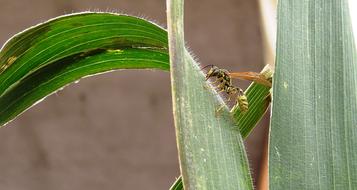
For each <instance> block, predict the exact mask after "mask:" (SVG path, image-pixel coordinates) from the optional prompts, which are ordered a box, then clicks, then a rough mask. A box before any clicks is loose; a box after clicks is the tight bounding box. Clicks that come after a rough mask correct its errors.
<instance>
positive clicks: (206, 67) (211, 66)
mask: <svg viewBox="0 0 357 190" xmlns="http://www.w3.org/2000/svg"><path fill="white" fill-rule="evenodd" d="M213 66H214V65H206V66H204V67H201V70H203V69H205V68H207V67H213Z"/></svg>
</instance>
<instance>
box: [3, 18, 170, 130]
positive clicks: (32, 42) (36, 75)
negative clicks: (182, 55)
mask: <svg viewBox="0 0 357 190" xmlns="http://www.w3.org/2000/svg"><path fill="white" fill-rule="evenodd" d="M168 62H169V56H168V53H167V33H166V31H165V30H163V29H162V28H160V27H158V26H156V25H154V24H152V23H150V22H147V21H145V20H142V19H139V18H135V17H130V16H125V15H116V14H110V13H84V14H77V15H71V16H66V17H59V18H57V19H54V20H52V21H50V22H46V23H42V24H40V25H38V26H35V27H33V28H31V29H29V30H26V31H24V32H22V33H20V34H18V35H16V36H15V37H14V38H12V39H11V40H10V41H9V42H8V43H7V44H6V45H5V46H4V47H3V49H2V50H1V52H0V68H1V69H0V81H1V83H0V94H1V95H0V126H2V125H4V124H5V123H7V122H8V121H10V120H11V119H13V118H15V117H16V116H17V115H18V114H20V113H21V112H23V111H24V110H26V109H28V108H29V107H30V106H31V105H33V104H34V103H36V102H37V101H39V100H41V99H42V98H44V97H46V96H47V95H49V94H51V93H53V92H55V91H56V90H58V89H60V88H61V87H63V86H65V85H67V84H69V83H71V82H74V81H76V80H78V79H80V78H82V77H85V76H88V75H93V74H98V73H103V72H107V71H111V70H115V69H163V70H168V69H169V64H168Z"/></svg>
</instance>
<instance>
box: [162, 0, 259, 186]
mask: <svg viewBox="0 0 357 190" xmlns="http://www.w3.org/2000/svg"><path fill="white" fill-rule="evenodd" d="M167 12H168V19H167V20H168V31H169V47H170V48H169V49H170V62H171V65H170V66H171V70H170V73H171V84H172V85H171V86H172V93H173V106H174V118H175V127H176V135H177V143H178V149H179V156H180V166H181V173H182V176H183V184H184V187H185V189H222V188H224V189H244V190H246V189H253V187H252V181H251V176H250V172H249V166H248V161H247V157H246V153H245V150H244V145H243V142H242V138H241V136H240V133H239V131H238V130H235V127H234V122H233V120H232V118H231V115H230V114H229V111H228V109H227V108H226V107H225V109H223V111H222V113H221V114H220V115H219V116H217V115H216V113H215V110H216V109H217V108H219V107H220V106H221V105H220V104H224V103H223V101H222V100H221V99H220V98H219V96H217V95H215V93H212V91H211V90H208V89H206V88H205V87H204V86H205V85H206V82H205V79H204V75H203V73H202V72H201V71H200V69H199V67H198V65H197V63H196V62H195V61H194V60H193V59H192V57H191V56H190V55H189V54H188V53H187V51H186V50H185V48H184V35H183V1H181V0H168V1H167Z"/></svg>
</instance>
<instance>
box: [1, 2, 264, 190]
mask: <svg viewBox="0 0 357 190" xmlns="http://www.w3.org/2000/svg"><path fill="white" fill-rule="evenodd" d="M0 2H1V6H0V26H1V30H0V44H1V45H2V44H3V43H4V42H5V41H6V40H7V39H8V38H9V37H11V36H12V35H14V34H15V33H17V32H19V31H21V30H23V29H25V28H27V27H29V26H32V25H34V24H37V23H39V22H43V21H46V20H47V19H49V18H52V17H55V16H58V15H62V14H65V13H72V12H78V11H86V10H93V11H94V10H101V11H112V12H121V13H127V14H132V15H137V16H143V17H145V18H149V19H151V20H154V21H155V22H157V23H159V24H160V25H162V26H165V23H166V15H165V13H166V12H165V1H164V0H116V1H114V0H96V1H95V0H68V1H63V0H57V1H55V0H17V1H14V0H0ZM185 3H186V15H185V16H186V22H185V26H186V29H185V33H186V41H187V44H188V46H189V47H190V49H191V50H192V51H193V52H194V53H195V55H197V58H198V59H199V61H200V62H201V63H202V64H204V65H207V64H215V65H218V66H220V67H224V68H227V69H229V70H232V71H238V70H239V71H248V70H249V71H259V70H260V69H261V68H262V67H263V56H262V49H261V46H262V42H261V41H262V40H261V34H260V31H259V13H258V5H257V2H256V1H246V0H224V1H215V0H205V1H193V0H186V2H185ZM128 81H130V83H129V82H128ZM169 84H170V82H169V74H168V73H165V72H160V71H117V72H112V73H109V74H104V75H100V76H95V77H91V78H87V79H83V80H81V81H80V83H77V84H72V85H71V86H69V87H67V88H65V89H64V90H62V91H60V92H58V93H56V94H55V95H52V96H50V97H48V98H47V99H46V100H45V101H43V102H41V103H40V104H38V105H36V106H35V107H33V108H32V109H30V110H28V111H27V112H26V113H24V114H23V115H21V116H20V117H19V118H18V119H16V120H15V121H13V122H11V123H10V124H9V125H8V126H6V127H5V128H1V129H0V155H1V156H0V189H6V190H72V189H73V190H74V189H85V190H96V189H102V190H111V189H140V188H143V187H145V189H153V190H154V189H168V187H169V186H170V185H171V184H172V182H173V181H174V180H175V177H177V176H178V175H179V166H178V159H177V150H176V144H175V143H176V142H175V134H174V126H173V118H172V111H171V95H170V86H169ZM237 84H239V85H241V86H246V85H247V84H246V83H237ZM264 120H265V121H264V122H262V123H263V125H262V126H260V127H258V128H257V129H255V130H254V131H253V133H252V135H251V136H250V137H249V138H248V140H247V141H246V142H247V147H248V156H249V159H250V161H251V168H252V170H253V175H254V176H255V177H256V176H258V174H259V167H260V164H259V163H260V159H261V152H262V147H263V143H264V141H265V140H264V137H265V135H264V134H266V131H267V125H266V123H267V118H265V119H264ZM264 123H265V124H264ZM264 125H265V126H264Z"/></svg>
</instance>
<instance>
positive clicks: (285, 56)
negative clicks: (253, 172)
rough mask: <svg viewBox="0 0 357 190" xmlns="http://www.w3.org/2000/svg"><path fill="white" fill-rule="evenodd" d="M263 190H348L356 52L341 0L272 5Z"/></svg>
mask: <svg viewBox="0 0 357 190" xmlns="http://www.w3.org/2000/svg"><path fill="white" fill-rule="evenodd" d="M278 9H279V10H278V19H279V20H278V21H279V24H278V38H277V62H276V71H275V74H274V83H273V111H272V120H271V133H270V147H269V154H270V155H269V177H270V179H269V181H270V189H274V190H280V189H284V190H285V189H350V190H352V189H356V187H357V162H356V158H357V146H356V145H357V115H356V114H357V54H356V48H355V45H354V40H353V34H352V29H351V23H350V16H349V9H348V3H347V0H305V1H295V0H279V8H278Z"/></svg>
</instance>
